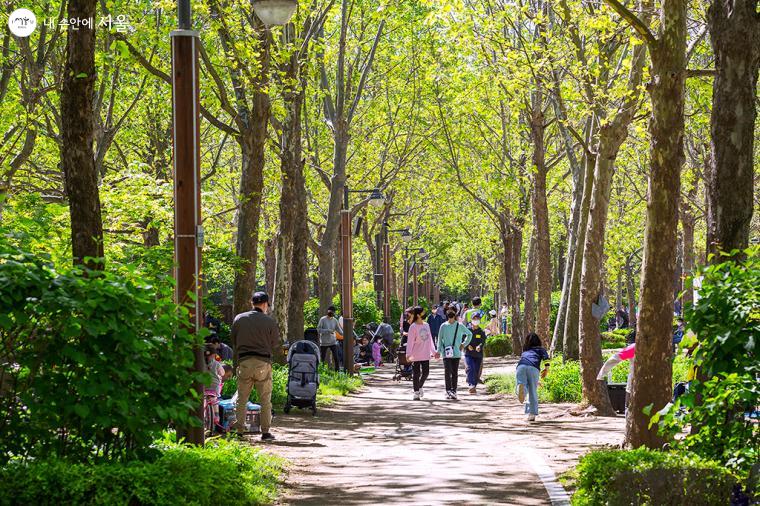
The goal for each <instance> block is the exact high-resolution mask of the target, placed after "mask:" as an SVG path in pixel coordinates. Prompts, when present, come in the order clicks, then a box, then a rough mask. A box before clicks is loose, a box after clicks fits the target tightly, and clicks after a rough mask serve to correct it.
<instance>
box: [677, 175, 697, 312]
mask: <svg viewBox="0 0 760 506" xmlns="http://www.w3.org/2000/svg"><path fill="white" fill-rule="evenodd" d="M696 197H697V183H696V182H694V183H693V184H692V186H691V188H689V191H688V193H687V194H686V198H685V199H682V200H681V208H680V217H681V230H682V231H683V256H682V260H683V264H682V265H683V267H682V271H683V272H682V275H683V278H684V280H686V279H687V278H689V277H691V275H692V274H693V273H694V228H695V227H696V221H697V220H696V217H695V216H694V211H693V210H692V208H691V202H693V201H694V200H695V199H696ZM683 286H684V291H683V296H682V297H681V311H683V310H684V309H686V306H687V305H688V304H691V303H692V302H693V301H694V290H692V289H691V288H688V284H686V283H684V285H683Z"/></svg>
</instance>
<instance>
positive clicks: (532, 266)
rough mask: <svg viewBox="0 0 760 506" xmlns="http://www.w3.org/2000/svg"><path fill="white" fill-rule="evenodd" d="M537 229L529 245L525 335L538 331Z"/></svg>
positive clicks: (524, 313) (524, 314)
mask: <svg viewBox="0 0 760 506" xmlns="http://www.w3.org/2000/svg"><path fill="white" fill-rule="evenodd" d="M535 232H536V231H535V229H534V230H533V233H532V234H531V236H530V242H529V243H528V259H527V261H526V265H525V292H524V293H525V295H524V298H525V304H524V311H523V317H524V320H523V329H524V330H523V332H524V333H525V335H528V334H530V333H531V332H535V330H536V280H537V276H536V233H535ZM518 265H519V264H518Z"/></svg>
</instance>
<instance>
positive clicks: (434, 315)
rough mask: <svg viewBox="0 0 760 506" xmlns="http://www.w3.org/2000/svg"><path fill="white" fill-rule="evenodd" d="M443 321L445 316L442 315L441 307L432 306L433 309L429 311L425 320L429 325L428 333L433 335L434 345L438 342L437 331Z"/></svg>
mask: <svg viewBox="0 0 760 506" xmlns="http://www.w3.org/2000/svg"><path fill="white" fill-rule="evenodd" d="M445 321H446V317H445V316H444V312H443V308H442V307H440V306H433V311H432V312H431V313H430V316H428V319H427V322H428V325H430V333H431V334H432V335H433V344H434V345H437V344H438V331H439V330H440V328H441V325H443V322H445Z"/></svg>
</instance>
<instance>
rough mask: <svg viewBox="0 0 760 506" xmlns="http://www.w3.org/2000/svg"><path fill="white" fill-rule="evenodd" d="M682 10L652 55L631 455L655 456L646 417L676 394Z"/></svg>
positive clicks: (665, 10) (671, 12)
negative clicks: (647, 451)
mask: <svg viewBox="0 0 760 506" xmlns="http://www.w3.org/2000/svg"><path fill="white" fill-rule="evenodd" d="M686 7H687V0H669V1H666V2H663V4H662V15H661V18H662V20H663V22H662V29H661V31H662V35H661V36H660V38H659V39H658V40H657V42H656V43H652V44H650V48H649V50H650V54H651V60H652V66H651V70H650V72H651V75H652V82H651V84H650V86H649V93H650V95H651V98H652V116H651V119H650V124H649V131H650V134H651V137H652V141H651V149H650V160H651V161H650V164H651V165H650V167H651V168H650V175H649V187H648V199H647V224H646V232H645V240H644V258H643V264H642V273H641V304H640V314H639V321H638V329H637V332H636V369H635V374H634V376H633V385H632V389H633V391H632V394H631V401H630V406H629V416H628V417H627V418H626V441H627V442H628V443H629V444H630V445H631V446H633V447H634V448H638V447H639V446H647V447H649V448H659V447H661V446H662V444H663V443H664V438H663V437H662V436H660V435H659V434H658V426H657V424H655V425H654V426H652V427H651V428H650V427H649V420H650V418H651V414H654V413H656V412H657V411H659V410H661V409H662V408H663V407H664V406H665V405H666V404H667V403H668V402H669V401H670V396H671V393H672V388H673V384H672V378H671V368H672V364H671V356H672V352H671V336H672V332H673V329H672V323H673V300H672V298H673V291H672V279H673V273H674V272H675V268H676V266H675V263H676V252H675V249H674V248H673V245H672V242H673V238H675V237H676V233H677V232H678V202H679V195H680V191H681V165H682V164H683V160H684V153H683V135H684V94H685V87H684V80H685V62H686ZM645 410H647V411H648V412H650V413H651V414H647V413H645V412H644V411H645ZM650 410H651V411H650Z"/></svg>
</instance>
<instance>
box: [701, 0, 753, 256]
mask: <svg viewBox="0 0 760 506" xmlns="http://www.w3.org/2000/svg"><path fill="white" fill-rule="evenodd" d="M707 18H708V26H709V29H710V42H711V43H712V48H713V53H714V54H715V70H716V75H715V78H714V80H713V103H712V116H711V117H710V134H711V147H712V167H711V169H712V170H710V171H708V174H707V252H708V254H710V253H713V254H714V253H717V252H718V251H721V250H722V251H726V252H730V251H732V250H734V249H738V250H743V249H745V248H746V247H747V243H748V240H749V227H750V223H751V221H752V210H753V200H752V199H753V182H754V166H753V157H754V154H755V151H754V140H755V120H756V118H757V107H756V102H755V101H756V100H757V78H758V68H760V13H759V12H758V10H757V0H735V1H732V2H727V1H725V0H713V2H712V5H711V6H710V8H709V9H708V16H707ZM721 261H722V259H721V258H719V257H715V258H714V260H713V262H716V263H719V262H721Z"/></svg>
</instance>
